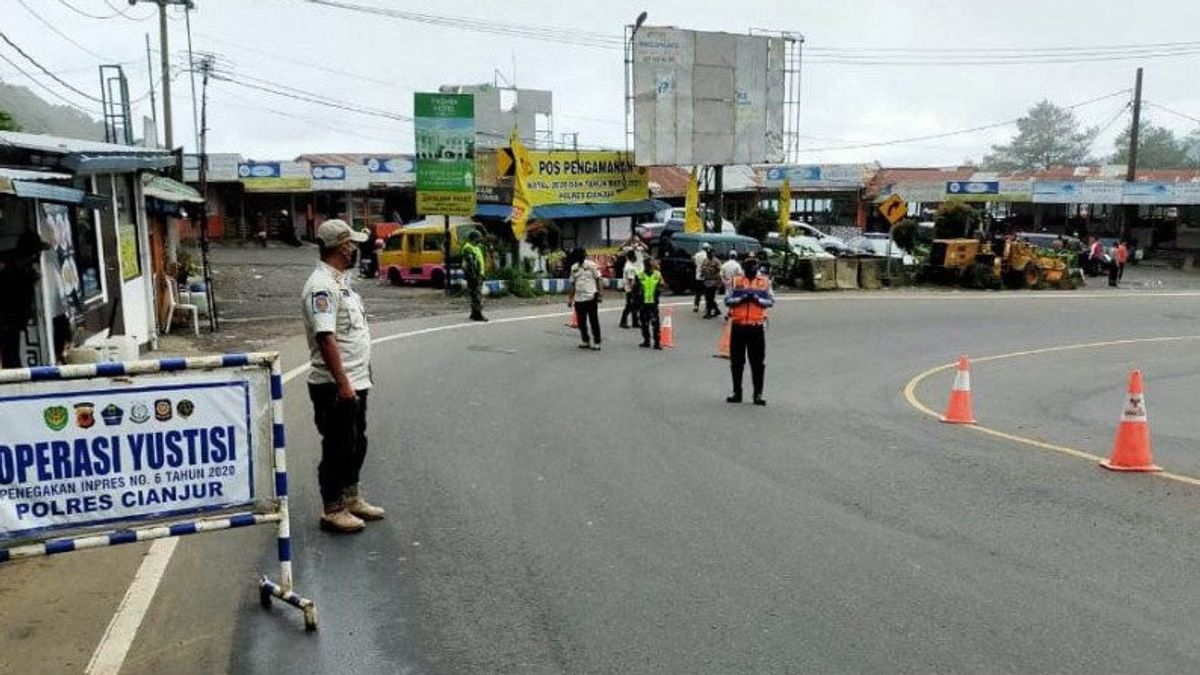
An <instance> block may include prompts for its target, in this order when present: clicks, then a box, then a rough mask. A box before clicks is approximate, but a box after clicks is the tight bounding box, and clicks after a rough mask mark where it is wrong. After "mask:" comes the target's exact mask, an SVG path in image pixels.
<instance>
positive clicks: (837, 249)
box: [788, 220, 850, 255]
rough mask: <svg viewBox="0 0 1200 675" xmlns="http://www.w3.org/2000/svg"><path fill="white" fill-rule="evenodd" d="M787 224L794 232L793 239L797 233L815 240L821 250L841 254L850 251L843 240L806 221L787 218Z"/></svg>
mask: <svg viewBox="0 0 1200 675" xmlns="http://www.w3.org/2000/svg"><path fill="white" fill-rule="evenodd" d="M788 225H790V226H791V228H792V231H793V232H795V233H796V234H795V235H792V238H793V239H794V238H795V237H796V236H797V235H799V236H801V237H806V238H808V239H811V240H813V241H815V242H817V245H818V246H820V247H821V249H822V250H824V251H826V252H828V253H832V254H834V255H843V254H846V253H849V252H850V247H849V246H847V244H846V241H845V240H843V239H841V238H839V237H835V236H833V235H831V234H825V233H824V232H822V231H820V230H818V229H817V228H815V227H813V226H812V225H809V224H808V223H802V222H800V221H798V220H789V221H788Z"/></svg>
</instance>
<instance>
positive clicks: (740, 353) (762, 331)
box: [725, 253, 775, 405]
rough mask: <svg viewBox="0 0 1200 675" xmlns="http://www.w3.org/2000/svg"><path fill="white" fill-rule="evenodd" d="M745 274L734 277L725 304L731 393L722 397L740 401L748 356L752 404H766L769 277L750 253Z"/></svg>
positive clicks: (772, 299) (772, 300) (772, 297)
mask: <svg viewBox="0 0 1200 675" xmlns="http://www.w3.org/2000/svg"><path fill="white" fill-rule="evenodd" d="M743 268H744V273H743V274H742V275H740V276H738V277H735V278H734V280H733V284H732V286H731V287H730V289H729V293H728V294H727V295H726V296H725V304H726V305H727V306H728V307H729V318H730V320H731V321H732V322H733V326H732V327H731V328H730V333H729V368H730V372H731V373H732V375H733V395H731V396H729V397H727V398H726V399H725V400H726V401H727V402H729V403H741V402H742V372H743V370H744V369H745V367H746V357H747V355H749V357H750V379H751V381H752V382H753V384H754V405H766V404H767V401H766V399H764V398H763V383H764V382H763V380H764V376H765V371H766V362H765V361H766V354H767V338H766V324H767V308H768V307H772V306H774V305H775V295H774V293H772V291H771V280H770V279H768V278H766V277H765V276H760V275H759V273H758V258H757V257H756V256H755V255H754V254H753V253H750V254H748V255H747V256H746V262H745V263H744V264H743Z"/></svg>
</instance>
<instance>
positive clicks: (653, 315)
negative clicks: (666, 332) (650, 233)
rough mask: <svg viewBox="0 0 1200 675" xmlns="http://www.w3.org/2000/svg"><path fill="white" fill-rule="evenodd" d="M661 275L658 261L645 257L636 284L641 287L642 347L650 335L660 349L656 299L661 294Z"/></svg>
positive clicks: (659, 325)
mask: <svg viewBox="0 0 1200 675" xmlns="http://www.w3.org/2000/svg"><path fill="white" fill-rule="evenodd" d="M662 284H663V277H662V272H659V271H658V263H656V262H655V261H654V259H653V258H647V259H646V269H645V270H644V271H643V272H640V273H639V274H638V285H639V286H640V287H641V289H642V344H641V345H640V346H642V347H649V346H650V340H651V336H653V339H654V348H655V349H662V330H661V328H662V325H661V323H660V319H659V316H658V299H659V296H661V295H662Z"/></svg>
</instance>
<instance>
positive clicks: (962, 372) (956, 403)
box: [942, 354, 975, 424]
mask: <svg viewBox="0 0 1200 675" xmlns="http://www.w3.org/2000/svg"><path fill="white" fill-rule="evenodd" d="M942 421H943V422H946V423H947V424H975V415H973V414H972V413H971V371H970V366H969V364H968V363H967V355H966V354H963V355H962V356H960V357H958V372H957V373H955V375H954V386H953V387H952V388H951V389H950V402H949V403H947V404H946V414H944V415H942Z"/></svg>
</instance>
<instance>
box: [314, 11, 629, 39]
mask: <svg viewBox="0 0 1200 675" xmlns="http://www.w3.org/2000/svg"><path fill="white" fill-rule="evenodd" d="M304 1H305V2H308V3H310V4H314V5H323V6H325V7H333V8H336V9H342V10H347V11H352V12H359V13H362V14H374V15H376V16H386V17H389V18H393V19H400V20H403V21H412V22H416V23H422V24H426V25H432V26H441V27H444V28H457V29H460V30H469V31H474V32H479V33H490V34H493V35H507V36H512V37H523V38H529V39H533V40H541V41H543V42H557V43H562V44H571V45H576V46H581V47H596V48H599V49H621V47H622V45H623V44H624V38H623V37H621V36H620V35H615V34H604V33H590V32H587V31H582V30H574V29H559V28H552V27H549V26H538V25H533V24H517V23H508V22H503V21H495V20H491V19H486V20H485V19H470V18H465V17H454V16H445V15H439V14H429V13H425V12H410V11H405V10H398V9H386V8H383V7H369V6H366V5H356V4H353V3H349V2H339V1H336V0H304Z"/></svg>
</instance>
